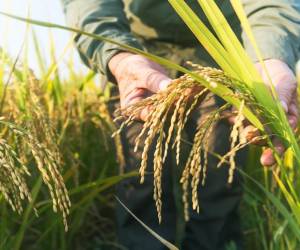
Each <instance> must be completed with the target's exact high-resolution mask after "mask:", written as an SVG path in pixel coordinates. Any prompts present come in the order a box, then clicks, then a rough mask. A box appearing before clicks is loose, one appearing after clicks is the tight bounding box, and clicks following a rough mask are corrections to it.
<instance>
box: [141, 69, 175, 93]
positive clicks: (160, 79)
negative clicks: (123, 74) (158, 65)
mask: <svg viewBox="0 0 300 250" xmlns="http://www.w3.org/2000/svg"><path fill="white" fill-rule="evenodd" d="M171 81H172V80H171V78H169V77H168V76H166V75H165V74H163V73H161V72H159V71H156V70H153V71H151V72H149V73H148V74H147V75H146V77H145V78H144V81H143V83H142V85H140V86H138V87H140V88H146V89H148V90H150V91H151V92H152V93H157V92H159V91H161V90H165V89H166V88H167V87H168V85H169V84H170V82H171Z"/></svg>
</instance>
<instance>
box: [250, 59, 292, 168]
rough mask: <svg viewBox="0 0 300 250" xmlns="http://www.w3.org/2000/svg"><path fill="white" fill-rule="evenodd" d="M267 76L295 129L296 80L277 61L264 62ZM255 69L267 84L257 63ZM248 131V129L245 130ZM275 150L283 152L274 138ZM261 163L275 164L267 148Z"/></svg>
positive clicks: (283, 149) (282, 147)
mask: <svg viewBox="0 0 300 250" xmlns="http://www.w3.org/2000/svg"><path fill="white" fill-rule="evenodd" d="M265 65H266V68H267V70H268V72H269V76H270V78H271V80H272V83H273V84H274V87H275V90H276V92H277V94H278V97H279V100H280V102H281V104H282V107H283V109H284V111H285V112H286V115H287V118H288V121H289V124H290V126H291V127H292V128H293V129H295V128H296V126H297V123H298V106H297V80H296V76H295V75H294V73H293V71H292V70H291V69H290V68H289V67H288V65H287V64H285V63H284V62H282V61H280V60H277V59H270V60H266V61H265ZM256 68H257V69H258V71H259V73H260V74H261V76H262V78H263V80H264V82H265V83H266V84H267V83H268V82H269V80H268V75H267V74H266V73H265V72H264V70H263V68H262V66H261V65H260V64H259V63H257V64H256ZM246 129H248V130H249V131H250V129H249V128H246ZM273 145H274V148H275V150H276V151H277V152H278V154H279V155H282V154H283V152H284V151H285V148H284V146H283V144H282V143H281V142H280V140H279V139H278V138H277V139H276V138H275V139H274V140H273ZM260 160H261V163H262V164H263V165H265V166H271V165H273V164H274V163H275V158H274V155H273V152H272V149H270V148H267V149H265V150H264V151H263V153H262V156H261V158H260Z"/></svg>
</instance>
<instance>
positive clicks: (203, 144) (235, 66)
mask: <svg viewBox="0 0 300 250" xmlns="http://www.w3.org/2000/svg"><path fill="white" fill-rule="evenodd" d="M169 2H170V4H171V5H172V6H173V7H174V9H175V10H176V11H177V13H178V14H179V16H180V17H181V18H182V19H183V20H184V21H185V22H186V24H187V25H188V26H189V28H190V29H191V31H192V32H193V33H194V34H195V36H196V37H197V38H198V40H199V42H200V43H201V44H202V45H203V46H204V47H205V48H206V49H207V50H208V51H209V53H210V54H211V56H212V57H213V58H214V59H215V61H216V62H217V63H218V65H219V66H220V69H213V68H206V67H202V66H201V65H193V64H192V65H193V68H194V70H192V71H191V70H189V69H186V68H184V67H182V66H179V65H176V64H174V63H173V62H170V61H168V60H167V59H165V58H160V57H158V56H155V55H151V54H148V53H146V52H144V51H140V50H138V49H135V48H131V47H129V46H126V45H122V44H118V43H117V42H115V41H113V40H111V39H108V38H105V37H101V36H98V35H95V34H90V33H87V32H85V31H80V30H78V29H76V28H73V27H64V26H62V25H57V24H51V23H45V22H41V21H36V20H30V19H26V18H20V17H16V16H11V15H8V16H11V17H13V18H16V19H19V20H21V21H25V22H28V23H32V24H35V25H41V26H46V27H52V28H59V29H64V30H69V31H73V32H76V33H80V34H83V35H86V36H90V37H93V38H94V39H98V40H103V41H106V42H111V43H114V44H118V45H119V46H123V47H124V49H126V50H128V51H131V52H134V53H139V54H142V55H144V56H146V57H148V58H150V59H151V60H153V61H155V62H158V63H160V64H162V65H164V66H166V67H169V68H173V69H176V70H178V71H180V72H182V73H184V75H183V76H182V77H181V78H179V79H175V80H173V81H172V83H171V84H170V86H169V87H168V88H167V90H166V91H164V92H160V93H158V94H157V95H154V96H151V97H150V98H147V99H145V100H143V101H142V102H140V103H137V104H136V105H134V106H130V107H128V108H126V109H125V110H120V117H121V118H123V119H124V122H123V125H122V126H128V125H130V123H131V122H133V120H134V119H135V116H136V114H138V113H139V111H140V110H141V109H143V108H144V107H145V106H149V105H151V106H152V107H153V108H152V109H151V112H150V114H149V116H148V118H147V121H146V122H145V124H144V129H143V130H142V131H141V134H140V136H139V137H138V138H137V141H136V142H137V145H138V144H139V143H140V138H141V137H142V136H146V141H145V147H144V153H143V157H142V159H141V167H140V175H141V182H143V179H144V175H145V172H146V170H147V165H146V162H147V157H148V155H147V150H148V148H149V146H150V144H155V152H154V177H155V178H154V199H155V203H156V206H157V212H158V217H159V220H161V218H162V216H163V215H162V214H161V206H162V205H163V204H162V203H161V200H160V197H161V194H162V190H161V171H162V168H163V163H164V161H165V159H166V155H167V153H168V152H169V149H170V148H173V149H174V151H175V153H176V158H177V162H178V163H179V162H180V160H181V157H180V155H181V153H180V152H181V151H180V149H181V144H182V143H183V141H182V138H181V132H182V130H183V128H184V126H185V124H186V121H187V119H188V117H189V115H190V114H191V113H192V111H193V110H195V109H196V108H197V105H198V104H199V103H201V102H203V101H204V100H205V99H207V98H211V93H213V94H216V95H218V96H220V97H221V98H223V99H224V100H225V101H226V102H227V103H228V104H226V105H224V106H222V107H220V108H219V109H217V110H214V111H212V112H211V113H210V114H208V116H207V118H206V119H205V121H204V122H203V123H202V124H200V125H199V126H198V128H197V132H196V134H195V139H194V141H193V147H192V149H191V151H190V155H189V157H188V160H187V162H185V164H184V166H185V167H184V171H183V173H182V178H181V184H182V188H183V190H184V195H183V197H182V199H183V202H184V204H185V218H186V219H188V213H187V208H188V201H189V197H188V192H187V190H188V188H189V185H190V186H191V188H192V197H191V199H192V206H193V208H194V209H196V210H198V209H199V204H198V200H197V186H198V185H202V184H203V185H205V178H206V170H207V166H206V164H207V154H209V153H210V152H209V148H208V145H207V141H208V138H209V135H210V133H211V130H212V129H213V127H214V124H215V123H216V122H217V121H219V120H220V119H226V118H227V117H226V112H224V111H226V110H228V109H230V108H231V107H232V106H234V107H235V108H236V115H237V118H236V122H235V124H234V126H233V127H232V132H231V150H230V152H228V154H225V155H224V156H223V157H221V159H220V164H219V165H220V166H221V165H222V164H223V163H228V164H229V165H230V168H229V173H228V182H229V183H230V182H232V181H233V178H234V171H236V166H235V161H234V156H235V154H236V152H237V151H238V150H239V149H241V148H242V147H244V146H246V145H247V144H248V143H249V142H247V141H246V140H245V138H244V137H243V135H242V134H240V133H239V131H240V129H241V128H242V126H243V122H242V121H243V120H244V119H248V120H249V121H250V122H251V123H252V124H253V125H254V126H255V127H256V128H257V129H258V130H259V131H260V132H261V134H262V136H260V137H259V138H253V140H255V141H257V140H259V139H264V140H267V141H268V143H269V146H270V147H272V144H271V142H270V134H269V133H268V132H267V131H272V134H273V135H276V136H277V137H279V138H280V139H282V141H283V142H284V144H285V146H286V147H287V148H288V151H287V153H286V155H285V156H284V159H283V160H281V159H280V157H278V156H277V157H276V159H277V163H278V166H279V167H278V168H273V169H272V170H271V171H269V172H268V171H267V170H263V171H262V170H260V171H258V170H257V169H256V171H258V172H259V173H260V175H259V176H256V173H252V172H251V171H252V170H248V172H247V173H244V175H245V176H246V177H245V178H246V192H247V197H246V198H245V204H247V206H248V210H247V213H248V214H250V215H251V216H253V215H254V216H256V217H257V218H256V219H255V220H254V222H253V223H252V222H251V221H250V219H248V220H247V223H248V225H247V227H248V228H251V227H254V228H255V229H256V230H255V232H254V234H253V235H254V236H252V237H253V238H254V239H256V240H253V241H252V244H254V243H256V242H259V243H258V244H259V247H261V248H262V249H297V246H299V241H300V239H299V235H300V219H299V218H300V212H299V197H298V194H297V191H298V190H299V182H298V181H297V177H298V171H297V166H299V159H300V158H299V157H300V154H299V153H300V150H299V146H298V137H299V135H298V134H296V135H294V133H293V131H292V130H291V128H290V127H289V124H288V122H287V119H286V117H285V113H284V111H283V109H282V107H281V106H280V103H279V101H278V98H277V96H276V93H275V92H274V91H272V92H271V94H270V92H269V90H268V89H267V87H266V86H265V85H264V83H263V81H262V79H261V77H260V76H259V74H258V72H257V71H256V69H255V67H254V65H253V63H252V62H251V61H250V59H249V58H248V56H247V54H246V53H245V51H244V49H243V48H242V46H241V44H240V42H239V41H238V39H237V38H236V37H235V35H234V33H233V32H232V30H231V28H230V27H229V25H228V24H227V21H226V19H225V18H224V16H223V15H222V13H221V11H220V10H219V9H218V7H217V5H216V4H215V3H214V1H202V0H199V1H198V2H199V4H200V6H201V7H202V9H203V10H204V12H205V14H206V16H207V18H208V20H209V22H210V25H211V26H212V27H213V29H214V34H213V33H212V32H210V31H209V29H208V28H207V27H206V26H205V25H204V23H203V22H202V21H201V20H200V19H199V18H198V17H197V15H196V14H195V13H194V12H193V10H191V9H190V8H189V6H188V4H186V3H185V2H184V1H179V0H169ZM231 2H232V5H233V7H234V9H235V10H236V13H237V15H238V17H239V19H240V21H241V24H242V26H243V28H244V30H245V31H246V33H247V35H248V36H249V37H250V38H253V35H252V33H251V29H250V28H249V24H248V23H247V20H246V18H245V14H244V13H243V9H242V8H241V5H240V2H239V1H231ZM6 15H7V14H6ZM220 23H222V25H220ZM251 40H252V42H253V46H254V47H255V48H256V47H257V46H256V44H255V41H254V40H253V39H251ZM257 56H258V58H260V54H259V51H257ZM271 86H272V85H271ZM191 90H193V91H192V92H193V95H192V96H191V95H190V93H191ZM178 93H181V95H178ZM182 93H183V94H182ZM178 96H179V97H178ZM124 117H125V118H124ZM167 123H169V124H170V126H167V125H166V124H167ZM120 129H122V127H121V128H120ZM111 132H112V131H111ZM114 135H116V136H117V135H118V131H117V132H116V133H115V134H114ZM172 139H174V140H172ZM201 152H203V153H202V155H203V157H204V158H203V159H199V155H201V154H200V153H201ZM255 158H257V154H255V156H253V157H252V158H251V160H252V161H255V160H254V159H255ZM201 163H203V164H201ZM256 165H259V164H257V162H256ZM249 173H251V176H252V175H253V176H255V178H253V177H251V176H250V177H249ZM252 188H253V189H252ZM252 190H255V192H253V191H252ZM200 205H201V204H200ZM261 208H263V212H262V211H259V209H261ZM257 228H258V230H257ZM257 232H259V233H257ZM249 234H251V232H250V233H249ZM281 236H282V237H281ZM249 238H250V236H249ZM249 249H251V247H250V246H249ZM252 249H253V248H252Z"/></svg>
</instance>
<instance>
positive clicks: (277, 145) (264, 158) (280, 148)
mask: <svg viewBox="0 0 300 250" xmlns="http://www.w3.org/2000/svg"><path fill="white" fill-rule="evenodd" d="M273 145H274V149H275V151H276V152H277V153H278V154H279V155H280V156H281V155H282V154H283V153H284V151H285V147H284V145H283V143H282V142H281V141H280V140H279V139H277V138H276V139H274V140H273ZM260 162H261V164H262V165H263V166H267V167H268V166H272V165H274V164H275V163H276V159H275V156H274V153H273V150H272V149H271V148H267V149H265V150H264V151H263V153H262V155H261V158H260Z"/></svg>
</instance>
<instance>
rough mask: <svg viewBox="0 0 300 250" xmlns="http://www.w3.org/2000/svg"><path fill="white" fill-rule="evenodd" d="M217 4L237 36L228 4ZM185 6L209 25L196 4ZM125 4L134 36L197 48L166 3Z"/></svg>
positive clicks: (128, 0)
mask: <svg viewBox="0 0 300 250" xmlns="http://www.w3.org/2000/svg"><path fill="white" fill-rule="evenodd" d="M216 2H217V4H218V6H219V8H220V9H221V10H222V12H223V14H224V15H225V17H226V18H227V20H228V21H229V23H230V24H231V26H232V28H233V29H234V31H235V32H236V34H237V35H238V36H240V27H239V22H238V19H237V17H236V15H235V14H234V11H233V9H232V7H231V5H230V0H217V1H216ZM186 3H187V4H188V5H189V6H190V7H191V8H192V10H193V11H194V12H195V13H196V14H197V15H198V16H199V17H200V18H201V20H202V21H203V22H204V23H205V24H206V25H208V20H207V18H206V17H205V15H204V13H203V11H202V10H201V8H200V6H199V4H198V2H197V0H187V1H186ZM124 4H125V12H126V14H127V17H128V20H129V23H130V27H131V30H132V32H133V33H135V34H137V35H139V36H141V37H143V38H145V39H154V40H159V41H165V42H169V43H175V44H180V45H184V46H196V45H197V44H199V42H198V41H196V39H195V37H194V35H193V34H192V32H191V31H190V30H189V28H188V27H187V26H186V25H185V23H184V22H183V21H182V20H181V18H180V17H179V16H178V14H177V13H176V12H175V10H174V9H173V8H172V6H171V5H170V3H169V2H168V1H167V0H124Z"/></svg>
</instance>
